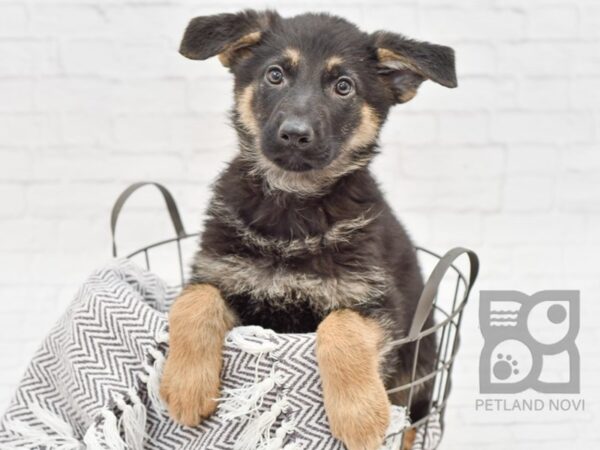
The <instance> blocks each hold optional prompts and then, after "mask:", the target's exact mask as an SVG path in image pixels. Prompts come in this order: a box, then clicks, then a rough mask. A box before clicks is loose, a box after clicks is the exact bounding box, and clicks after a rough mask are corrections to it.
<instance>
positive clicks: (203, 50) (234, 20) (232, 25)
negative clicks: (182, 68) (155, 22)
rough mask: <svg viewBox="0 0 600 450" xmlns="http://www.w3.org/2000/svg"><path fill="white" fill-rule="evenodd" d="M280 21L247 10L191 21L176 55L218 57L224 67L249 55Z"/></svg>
mask: <svg viewBox="0 0 600 450" xmlns="http://www.w3.org/2000/svg"><path fill="white" fill-rule="evenodd" d="M277 18H279V15H278V14H277V13H276V12H274V11H265V12H257V11H253V10H246V11H242V12H239V13H236V14H229V13H225V14H216V15H214V16H201V17H196V18H195V19H192V20H191V21H190V23H189V24H188V26H187V28H186V30H185V33H184V35H183V39H182V41H181V46H180V47H179V53H181V54H182V55H183V56H185V57H186V58H190V59H200V60H203V59H207V58H210V57H211V56H215V55H219V60H220V61H221V63H222V64H223V65H224V66H225V67H231V66H233V65H234V64H235V62H236V61H238V60H239V59H241V58H243V57H245V56H247V55H249V52H250V51H251V47H252V46H254V45H257V44H258V43H259V42H260V40H261V38H262V35H263V33H264V32H265V31H266V30H267V29H268V28H270V26H271V24H272V23H273V22H274V21H275V20H277Z"/></svg>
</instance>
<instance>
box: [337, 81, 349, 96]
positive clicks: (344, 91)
mask: <svg viewBox="0 0 600 450" xmlns="http://www.w3.org/2000/svg"><path fill="white" fill-rule="evenodd" d="M352 89H353V86H352V80H350V78H340V79H339V80H338V81H337V83H335V92H336V93H337V94H338V95H342V96H346V95H348V94H350V93H351V92H352Z"/></svg>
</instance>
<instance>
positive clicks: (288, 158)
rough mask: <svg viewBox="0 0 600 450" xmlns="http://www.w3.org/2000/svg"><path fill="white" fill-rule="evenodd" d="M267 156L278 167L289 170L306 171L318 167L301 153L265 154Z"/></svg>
mask: <svg viewBox="0 0 600 450" xmlns="http://www.w3.org/2000/svg"><path fill="white" fill-rule="evenodd" d="M267 158H269V159H270V160H271V161H272V162H273V163H275V165H276V166H277V167H279V168H280V169H283V170H287V171H289V172H308V171H309V170H315V169H318V168H320V167H318V166H317V165H316V164H315V163H314V162H313V161H310V160H307V159H306V158H304V157H303V156H301V155H274V156H269V155H267Z"/></svg>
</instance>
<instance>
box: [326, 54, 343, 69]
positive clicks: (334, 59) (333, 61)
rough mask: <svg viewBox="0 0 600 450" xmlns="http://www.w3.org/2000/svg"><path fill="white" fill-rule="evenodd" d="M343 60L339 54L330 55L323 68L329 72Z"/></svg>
mask: <svg viewBox="0 0 600 450" xmlns="http://www.w3.org/2000/svg"><path fill="white" fill-rule="evenodd" d="M343 62H344V60H343V59H342V57H341V56H331V57H330V58H328V59H327V60H326V61H325V69H327V71H329V72H331V71H332V70H333V69H334V68H335V67H336V66H340V65H342V63H343Z"/></svg>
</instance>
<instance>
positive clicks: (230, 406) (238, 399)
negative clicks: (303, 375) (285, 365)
mask: <svg viewBox="0 0 600 450" xmlns="http://www.w3.org/2000/svg"><path fill="white" fill-rule="evenodd" d="M284 381H285V374H284V373H283V372H280V371H277V370H275V368H273V370H272V371H271V374H270V375H269V376H268V377H265V378H264V379H263V380H262V381H261V382H258V383H256V382H255V383H246V384H245V385H243V386H242V387H240V388H224V389H223V396H222V397H221V398H220V399H219V400H220V402H221V407H220V408H221V415H222V417H223V418H224V419H227V420H231V419H235V418H236V417H241V416H246V415H249V414H252V413H254V412H255V411H257V410H258V409H260V407H261V406H262V404H263V401H264V399H265V396H266V395H267V394H268V393H269V392H271V391H272V390H273V388H275V387H276V386H281V385H282V384H283V382H284Z"/></svg>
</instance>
